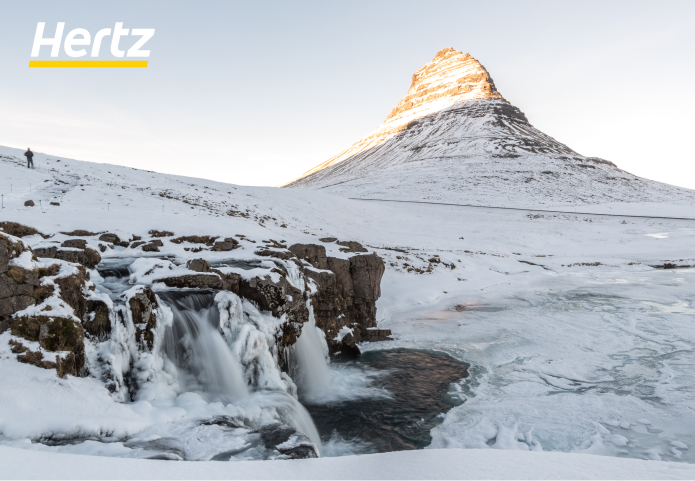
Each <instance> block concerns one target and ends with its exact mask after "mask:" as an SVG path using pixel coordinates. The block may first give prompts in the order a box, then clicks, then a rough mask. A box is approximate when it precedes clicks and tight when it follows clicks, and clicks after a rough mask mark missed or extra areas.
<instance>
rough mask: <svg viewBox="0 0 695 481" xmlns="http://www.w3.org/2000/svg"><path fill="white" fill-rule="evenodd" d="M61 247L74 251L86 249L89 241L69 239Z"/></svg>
mask: <svg viewBox="0 0 695 481" xmlns="http://www.w3.org/2000/svg"><path fill="white" fill-rule="evenodd" d="M60 247H72V248H73V249H85V248H86V247H87V241H86V240H84V239H69V240H66V241H65V242H63V243H62V244H60Z"/></svg>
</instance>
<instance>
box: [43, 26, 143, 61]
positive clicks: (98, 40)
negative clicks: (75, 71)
mask: <svg viewBox="0 0 695 481" xmlns="http://www.w3.org/2000/svg"><path fill="white" fill-rule="evenodd" d="M45 26H46V23H45V22H38V24H37V25H36V34H35V35H34V45H33V47H32V49H31V56H32V57H38V56H39V53H40V51H41V47H43V46H46V47H50V48H51V57H57V56H58V54H59V52H60V46H61V44H63V31H64V30H65V22H58V24H57V26H56V32H55V36H54V37H53V38H50V37H49V38H44V28H45ZM131 32H132V33H131ZM129 33H130V35H131V36H139V37H140V39H139V40H138V41H137V42H135V44H134V45H133V46H132V47H130V48H129V49H128V51H127V52H126V51H124V50H121V49H120V47H119V43H120V41H121V38H122V37H126V36H128V35H129ZM153 36H154V28H134V29H132V30H130V29H127V28H123V22H116V26H115V27H114V28H113V32H112V31H111V29H110V28H103V29H101V30H99V31H98V32H97V33H96V35H94V40H93V41H92V35H91V34H90V33H89V31H87V30H85V29H84V28H76V29H74V30H71V31H70V32H68V34H67V35H66V36H65V43H64V44H63V49H64V50H65V54H66V55H67V56H68V57H72V58H80V57H84V56H85V55H87V48H84V47H88V46H90V45H91V52H90V57H92V58H98V57H99V52H100V51H101V50H102V44H103V43H107V42H108V41H109V40H110V41H111V42H110V43H111V55H112V56H114V57H123V56H124V55H125V56H126V57H128V58H138V57H139V58H142V57H149V56H150V51H149V50H142V47H144V46H145V44H146V43H147V41H148V40H150V39H151V38H152V37H153ZM107 37H110V39H108V38H107ZM29 67H140V68H144V67H147V60H30V61H29Z"/></svg>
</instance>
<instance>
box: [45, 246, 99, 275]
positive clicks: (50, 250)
mask: <svg viewBox="0 0 695 481" xmlns="http://www.w3.org/2000/svg"><path fill="white" fill-rule="evenodd" d="M34 254H35V255H36V257H43V258H47V259H60V260H63V261H67V262H74V263H76V264H82V265H83V266H85V267H87V268H89V269H94V268H95V267H96V266H97V264H99V263H100V262H101V254H99V252H98V251H97V250H96V249H93V248H91V247H90V246H88V245H87V241H85V240H84V239H70V240H67V241H65V242H63V243H62V244H61V246H60V248H59V247H57V246H51V247H39V248H36V249H34Z"/></svg>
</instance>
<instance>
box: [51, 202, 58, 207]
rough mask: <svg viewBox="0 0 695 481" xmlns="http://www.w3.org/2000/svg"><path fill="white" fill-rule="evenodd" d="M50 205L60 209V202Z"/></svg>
mask: <svg viewBox="0 0 695 481" xmlns="http://www.w3.org/2000/svg"><path fill="white" fill-rule="evenodd" d="M51 205H55V206H56V207H60V202H51Z"/></svg>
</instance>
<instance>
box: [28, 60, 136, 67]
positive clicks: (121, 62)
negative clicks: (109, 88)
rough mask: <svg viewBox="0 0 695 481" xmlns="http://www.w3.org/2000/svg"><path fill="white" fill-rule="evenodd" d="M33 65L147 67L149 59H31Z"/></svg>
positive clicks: (30, 65) (30, 62) (31, 65)
mask: <svg viewBox="0 0 695 481" xmlns="http://www.w3.org/2000/svg"><path fill="white" fill-rule="evenodd" d="M32 67H40V68H46V67H53V68H56V67H71V68H85V67H91V68H115V67H130V68H137V67H139V68H145V67H147V60H29V68H32Z"/></svg>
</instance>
